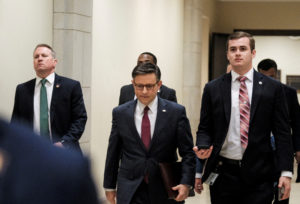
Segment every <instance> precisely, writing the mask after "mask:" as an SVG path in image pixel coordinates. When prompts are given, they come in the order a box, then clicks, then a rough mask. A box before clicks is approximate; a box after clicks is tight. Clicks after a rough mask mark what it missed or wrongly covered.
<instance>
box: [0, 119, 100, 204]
mask: <svg viewBox="0 0 300 204" xmlns="http://www.w3.org/2000/svg"><path fill="white" fill-rule="evenodd" d="M0 203H1V204H41V203H43V204H54V203H55V204H82V203H85V204H97V203H98V198H97V192H96V189H95V185H94V183H93V180H92V177H91V173H90V168H89V162H88V161H87V159H85V158H83V157H82V156H79V155H78V154H75V153H73V152H70V151H66V150H64V149H61V148H57V147H54V146H52V145H50V144H49V143H48V142H46V141H45V140H42V139H41V138H39V137H38V136H37V135H34V134H33V133H32V132H31V131H30V130H29V129H28V128H24V127H21V126H16V125H15V124H11V125H9V124H7V123H6V122H4V121H2V120H0Z"/></svg>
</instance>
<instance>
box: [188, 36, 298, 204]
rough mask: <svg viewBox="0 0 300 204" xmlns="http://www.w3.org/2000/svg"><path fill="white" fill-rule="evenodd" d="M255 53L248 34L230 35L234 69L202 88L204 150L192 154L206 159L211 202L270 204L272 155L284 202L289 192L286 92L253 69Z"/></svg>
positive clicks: (199, 139)
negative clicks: (273, 146)
mask: <svg viewBox="0 0 300 204" xmlns="http://www.w3.org/2000/svg"><path fill="white" fill-rule="evenodd" d="M255 54H256V51H255V41H254V39H253V37H252V36H251V35H250V34H248V33H245V32H235V33H233V34H231V35H230V36H229V38H228V41H227V58H228V60H229V62H230V64H231V66H232V71H231V72H230V73H227V74H224V75H223V76H221V77H220V78H218V79H216V80H213V81H211V82H209V83H208V84H206V86H205V88H204V92H203V96H202V107H201V118H200V123H199V127H198V132H197V145H198V146H202V147H201V148H200V149H198V148H197V146H196V147H194V151H195V152H196V154H197V156H198V157H199V158H201V159H207V161H206V164H205V169H204V175H203V177H202V179H203V181H204V182H208V183H210V195H211V196H210V197H211V202H212V203H213V204H219V203H220V204H221V203H222V204H226V203H230V204H232V203H236V204H270V203H271V202H272V200H273V183H274V176H275V171H274V168H275V163H274V159H273V158H274V156H275V157H276V158H277V160H278V166H277V168H278V169H279V171H280V172H281V176H280V178H279V182H278V183H279V184H278V187H279V188H280V189H282V190H283V196H282V199H287V198H288V197H289V194H290V190H291V177H292V170H293V150H292V139H291V135H290V131H289V124H288V113H287V109H286V101H285V99H284V92H283V88H282V85H281V84H280V83H279V82H278V81H275V80H273V79H271V78H269V77H267V76H264V75H263V74H260V73H258V72H256V71H255V70H254V69H253V67H252V59H253V58H254V57H255ZM271 132H273V134H274V136H275V140H276V151H275V152H274V151H273V150H272V147H271V143H270V134H271ZM205 146H206V148H207V147H208V149H205Z"/></svg>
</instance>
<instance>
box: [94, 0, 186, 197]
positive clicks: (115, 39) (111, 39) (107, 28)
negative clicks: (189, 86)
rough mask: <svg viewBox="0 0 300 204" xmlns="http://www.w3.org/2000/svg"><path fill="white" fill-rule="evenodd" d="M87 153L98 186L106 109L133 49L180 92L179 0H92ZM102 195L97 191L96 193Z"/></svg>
mask: <svg viewBox="0 0 300 204" xmlns="http://www.w3.org/2000/svg"><path fill="white" fill-rule="evenodd" d="M92 41H93V61H92V85H91V87H92V94H91V95H92V101H91V103H92V106H91V110H92V111H91V112H92V113H91V116H90V119H91V122H92V123H91V132H92V138H91V153H92V156H93V162H94V163H93V164H94V169H93V170H94V173H95V178H96V180H97V183H98V186H99V187H100V189H101V191H102V182H103V172H104V164H105V156H106V150H107V144H108V137H109V133H110V128H111V120H112V117H111V111H112V109H113V108H114V107H115V106H117V104H118V97H119V91H120V87H121V86H122V85H125V84H128V83H130V81H131V71H132V69H133V67H134V66H135V65H136V60H137V57H138V55H139V53H141V52H144V51H150V52H153V53H154V54H155V55H156V56H157V57H158V65H159V66H160V68H161V71H162V81H163V83H165V84H167V85H168V86H170V87H172V88H174V89H176V91H177V97H178V99H179V102H181V96H182V64H183V63H182V50H183V1H181V0H164V1H161V0H152V1H148V0H126V1H123V0H110V1H106V0H99V1H94V4H93V39H92ZM102 195H103V194H102Z"/></svg>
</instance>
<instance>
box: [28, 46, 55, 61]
mask: <svg viewBox="0 0 300 204" xmlns="http://www.w3.org/2000/svg"><path fill="white" fill-rule="evenodd" d="M39 47H46V48H48V49H49V50H51V55H52V57H53V58H54V59H56V58H55V57H56V53H55V51H54V50H53V48H52V47H51V46H50V45H48V44H45V43H42V44H38V45H37V46H35V48H34V51H33V52H35V51H36V49H38V48H39Z"/></svg>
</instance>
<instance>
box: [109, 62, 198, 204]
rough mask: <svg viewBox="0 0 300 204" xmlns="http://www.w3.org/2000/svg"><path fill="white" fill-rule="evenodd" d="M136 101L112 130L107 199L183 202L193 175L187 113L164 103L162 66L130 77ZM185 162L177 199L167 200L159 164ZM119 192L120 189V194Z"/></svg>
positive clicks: (140, 68) (125, 203) (119, 111)
mask: <svg viewBox="0 0 300 204" xmlns="http://www.w3.org/2000/svg"><path fill="white" fill-rule="evenodd" d="M132 84H133V86H134V92H135V95H136V97H137V99H136V100H132V101H129V102H127V103H125V104H123V105H120V106H118V107H116V108H114V110H113V122H112V129H111V134H110V138H109V145H108V150H107V156H106V165H105V173H104V188H105V190H106V198H107V200H108V201H109V202H110V203H111V204H114V203H116V202H117V203H118V204H129V203H131V204H137V203H143V204H150V203H155V204H171V203H178V202H179V203H183V202H184V199H186V198H187V196H188V192H189V188H190V187H191V186H192V185H193V181H194V176H195V155H194V152H193V151H192V147H193V139H192V135H191V130H190V124H189V121H188V119H187V117H186V113H185V108H184V107H183V106H181V105H179V104H177V103H174V102H170V101H168V100H165V99H161V98H160V97H158V96H157V91H158V90H159V88H160V87H161V85H162V82H161V81H160V80H159V77H158V67H157V66H156V65H154V64H152V63H146V64H141V65H137V66H136V67H135V68H134V70H133V72H132ZM177 150H178V152H179V154H180V156H181V157H182V173H181V178H180V184H179V185H177V186H174V187H173V190H175V191H178V196H177V197H176V198H175V199H168V196H167V192H166V190H165V189H164V185H163V181H162V178H161V175H160V170H159V167H158V163H160V162H168V163H171V162H176V161H177V159H178V158H177ZM116 188H117V189H116Z"/></svg>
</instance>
